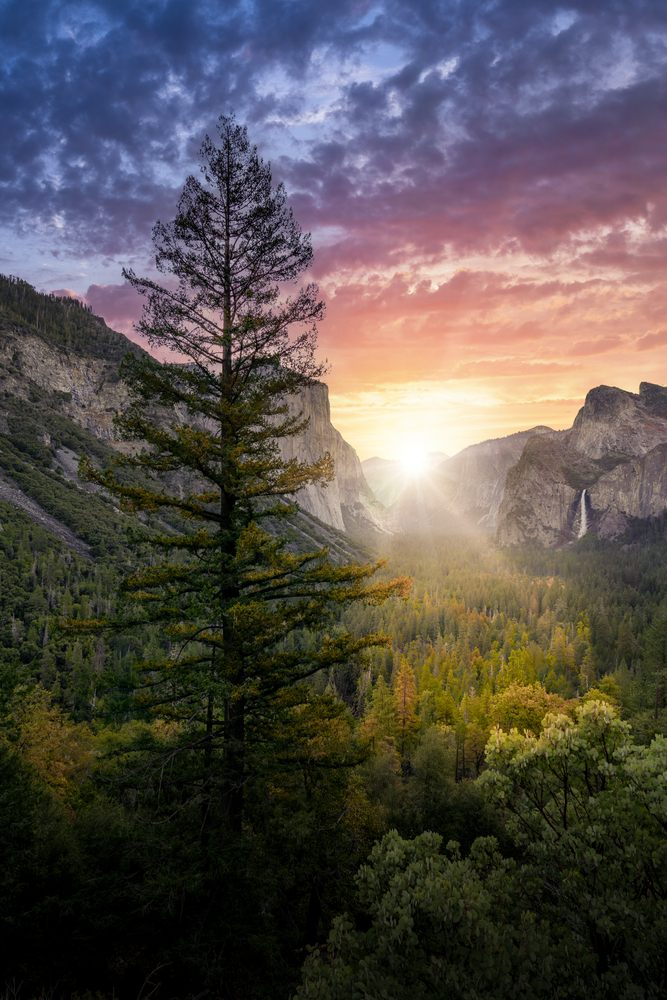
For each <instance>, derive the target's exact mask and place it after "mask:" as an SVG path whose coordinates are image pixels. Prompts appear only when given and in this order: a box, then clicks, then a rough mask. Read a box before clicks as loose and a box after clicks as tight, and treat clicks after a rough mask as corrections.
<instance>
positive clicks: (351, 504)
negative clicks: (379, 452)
mask: <svg viewBox="0 0 667 1000" xmlns="http://www.w3.org/2000/svg"><path fill="white" fill-rule="evenodd" d="M289 407H290V412H291V413H293V414H296V413H302V414H303V417H304V418H307V419H308V427H307V428H306V430H305V432H304V433H303V434H300V435H298V436H295V437H292V438H286V439H285V440H284V441H282V442H281V445H280V451H281V455H282V457H283V458H285V459H290V458H297V459H299V461H303V462H314V461H316V460H317V459H319V458H321V457H322V455H324V454H325V452H329V454H330V455H331V457H332V458H333V460H334V467H335V473H336V478H335V479H334V481H333V482H331V483H329V484H328V485H327V486H326V487H320V486H309V487H307V488H306V489H304V490H301V492H300V493H299V494H298V495H297V497H296V500H297V501H298V503H299V506H300V507H302V508H303V510H306V511H308V513H310V514H314V515H315V516H316V517H318V518H319V519H320V520H321V521H324V522H325V523H326V524H330V525H332V526H333V527H334V528H338V529H339V531H346V532H348V533H349V534H351V535H357V536H360V537H366V536H368V535H374V534H375V535H377V534H380V535H387V534H394V533H396V532H400V530H401V529H400V528H399V526H398V524H397V523H396V522H395V521H394V519H393V518H392V517H391V515H390V514H389V513H388V512H387V510H386V509H385V508H384V507H383V506H382V504H381V503H380V502H379V501H378V500H376V499H375V496H374V495H373V491H372V490H371V488H370V486H369V485H368V483H367V482H366V477H365V476H364V473H363V470H362V468H361V462H360V461H359V457H358V455H357V453H356V451H355V450H354V448H353V447H352V445H350V444H348V443H347V441H345V440H344V438H343V436H342V435H341V434H340V433H339V431H337V430H336V428H335V427H334V426H333V424H332V423H331V411H330V407H329V389H328V387H327V386H326V385H325V384H324V383H322V382H318V383H316V384H314V385H312V386H309V387H308V388H307V389H304V390H302V392H301V393H300V394H299V395H298V396H294V397H292V398H290V400H289Z"/></svg>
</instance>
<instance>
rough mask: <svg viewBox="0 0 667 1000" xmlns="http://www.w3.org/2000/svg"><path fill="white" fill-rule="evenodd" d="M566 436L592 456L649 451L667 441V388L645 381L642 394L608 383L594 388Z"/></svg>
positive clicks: (579, 450) (579, 449) (574, 446)
mask: <svg viewBox="0 0 667 1000" xmlns="http://www.w3.org/2000/svg"><path fill="white" fill-rule="evenodd" d="M566 440H567V444H568V446H569V447H570V448H572V449H573V450H574V451H578V452H581V453H582V454H584V455H588V457H589V458H602V457H603V456H605V455H608V454H610V453H611V454H614V453H616V454H620V455H628V456H636V455H646V454H647V453H648V452H649V451H651V450H652V449H653V448H655V447H656V446H657V445H659V444H663V443H664V442H665V441H667V388H665V387H664V386H661V385H652V384H651V383H650V382H642V383H641V385H640V386H639V394H638V395H636V394H635V393H634V392H625V390H623V389H616V388H614V387H612V386H608V385H599V386H597V388H595V389H591V391H590V392H589V393H588V395H587V396H586V401H585V403H584V405H583V406H582V408H581V409H580V410H579V413H578V414H577V416H576V418H575V421H574V424H573V425H572V430H571V431H570V432H569V434H568V435H567V439H566Z"/></svg>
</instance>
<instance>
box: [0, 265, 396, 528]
mask: <svg viewBox="0 0 667 1000" xmlns="http://www.w3.org/2000/svg"><path fill="white" fill-rule="evenodd" d="M128 351H133V352H135V353H137V352H141V353H143V352H142V351H141V348H139V347H137V345H135V344H133V343H132V342H131V341H130V340H128V339H127V338H126V337H124V336H123V335H122V334H119V333H116V332H115V331H113V330H110V329H109V328H108V327H107V326H106V324H105V322H104V320H103V319H101V318H100V317H97V316H94V315H92V314H91V313H90V312H88V310H87V309H85V307H82V306H81V305H80V304H79V303H78V302H76V301H74V300H67V299H54V298H53V297H52V296H46V295H41V294H39V293H37V292H35V290H34V289H33V288H32V287H31V286H30V285H28V284H27V283H25V282H21V281H16V280H9V279H6V278H3V277H2V276H0V436H1V435H3V434H5V435H9V436H10V437H11V436H13V437H14V438H16V436H17V434H18V432H19V422H18V421H17V411H16V402H17V401H23V402H24V403H25V404H26V406H32V407H37V408H38V409H41V410H42V411H44V410H48V411H49V413H50V418H51V422H53V420H54V419H55V420H57V421H60V423H59V424H58V426H59V427H61V425H62V426H63V427H64V426H65V425H66V424H67V423H68V422H71V423H72V424H74V425H76V426H78V427H80V428H81V429H82V430H83V431H84V432H85V433H86V434H88V435H91V436H92V437H94V438H96V439H98V440H100V441H101V442H104V443H105V444H106V445H107V446H109V447H110V448H116V449H117V448H120V447H124V446H123V445H122V444H121V443H120V442H118V441H116V440H115V436H114V425H113V418H114V415H115V413H116V412H117V411H118V410H120V409H122V408H123V407H124V406H126V405H127V401H128V394H127V390H126V388H125V386H124V385H123V383H122V382H121V381H120V378H119V375H118V365H119V362H120V360H121V358H122V357H123V356H124V354H125V353H127V352H128ZM3 398H4V399H5V400H11V401H13V405H11V406H10V405H9V403H8V402H6V403H5V405H4V407H3V403H2V399H3ZM289 406H290V409H291V411H292V412H302V413H303V416H304V417H307V418H308V426H307V428H306V430H305V432H304V433H303V434H302V435H299V436H298V437H295V438H291V439H287V440H285V441H284V442H282V446H281V447H282V454H283V457H285V458H292V457H296V458H298V459H299V460H301V461H306V462H311V461H313V460H315V459H317V458H320V457H321V456H322V455H323V454H324V452H326V451H328V452H330V454H331V456H332V458H333V459H334V464H335V472H336V476H335V479H334V481H333V482H331V483H330V484H328V485H327V486H326V487H325V488H323V489H322V488H319V487H309V488H308V489H306V490H303V491H301V493H300V494H299V495H298V496H297V497H296V499H297V501H298V503H299V505H300V507H301V509H302V510H303V511H304V512H305V514H306V515H311V516H312V517H314V518H317V519H318V520H319V521H320V522H323V524H324V525H326V526H329V527H331V528H334V529H336V530H337V531H338V532H342V533H346V534H349V535H351V536H354V537H355V538H359V539H365V540H371V539H372V538H374V537H375V536H377V535H378V534H380V535H382V534H392V533H394V532H398V531H400V528H399V527H398V525H397V524H396V522H395V521H393V519H392V518H391V516H390V515H389V514H388V513H387V511H386V510H385V508H384V507H383V506H382V504H380V503H379V502H378V501H377V500H376V499H375V497H374V496H373V493H372V491H371V489H370V487H369V486H368V483H367V482H366V479H365V477H364V474H363V471H362V468H361V463H360V461H359V458H358V457H357V454H356V452H355V450H354V449H353V448H352V446H351V445H349V444H348V443H347V442H346V441H345V440H344V439H343V438H342V436H341V435H340V434H339V432H338V431H337V430H336V429H335V428H334V427H333V425H332V424H331V417H330V410H329V395H328V388H327V386H326V385H324V384H321V383H318V384H315V385H313V386H311V387H309V388H308V389H306V390H304V392H302V393H301V395H300V396H299V397H295V398H294V399H291V400H290V401H289ZM62 421H65V424H62ZM10 425H11V426H10ZM34 427H35V428H36V430H33V436H35V435H36V436H37V437H38V438H39V442H38V443H39V444H40V446H42V447H44V448H47V449H50V450H51V452H52V462H53V468H54V469H56V468H58V469H59V470H60V473H61V474H62V475H64V477H65V478H66V479H69V480H71V481H73V482H76V481H77V477H76V461H77V458H78V455H77V453H76V451H72V450H71V449H70V450H69V451H68V449H63V448H62V447H58V446H57V443H56V442H55V438H54V442H52V440H51V437H52V434H51V433H50V432H49V430H48V429H47V427H46V424H44V426H42V423H40V421H39V420H38V421H37V424H35V425H34ZM64 433H66V431H65V432H64ZM14 443H16V442H14ZM75 443H76V442H71V444H72V446H73V445H74V444H75ZM26 448H29V444H27V443H26V442H22V451H23V454H26V450H25V449H26ZM81 450H83V447H82V448H81ZM0 451H1V442H0ZM0 461H1V457H0ZM79 485H81V484H79ZM5 492H6V493H7V496H6V498H5V499H7V500H9V501H10V502H12V503H15V502H17V497H18V498H19V500H20V497H21V496H22V494H21V491H17V488H16V483H13V482H12V483H11V484H8V485H6V486H5ZM0 499H1V497H0ZM19 505H20V504H19ZM23 509H24V510H25V512H26V513H28V514H29V515H30V516H31V517H35V516H37V515H35V514H34V512H35V510H36V507H35V503H34V498H32V500H31V502H30V503H28V501H27V499H26V500H25V501H23ZM43 514H44V512H43V511H41V512H40V514H39V518H40V519H41V521H42V523H44V518H43V516H42V515H43ZM61 537H63V538H64V537H65V533H64V532H62V533H61ZM324 537H325V539H326V540H327V541H329V539H328V536H326V533H325V536H324Z"/></svg>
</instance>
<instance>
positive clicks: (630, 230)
mask: <svg viewBox="0 0 667 1000" xmlns="http://www.w3.org/2000/svg"><path fill="white" fill-rule="evenodd" d="M665 37H667V7H666V6H665V4H664V3H662V2H660V0H641V2H640V3H637V2H636V0H615V2H614V3H613V4H610V3H608V2H606V0H586V3H579V4H576V5H575V6H571V7H568V8H567V10H565V9H564V8H563V7H562V4H560V3H559V2H556V0H536V2H534V3H529V4H528V3H519V2H517V0H485V2H484V3H480V2H479V0H459V2H457V3H454V2H450V0H442V2H438V3H435V2H434V0H383V2H382V3H381V4H375V3H372V2H371V0H317V2H315V0H300V2H299V3H292V2H288V0H225V3H217V4H216V3H214V4H211V3H210V2H209V0H155V2H152V3H150V4H146V3H142V2H140V0H114V3H111V0H96V2H95V3H91V4H87V5H85V6H83V7H82V6H81V5H74V4H72V3H71V2H68V0H4V3H3V4H2V9H1V13H0V131H1V133H2V136H3V142H2V144H1V145H0V241H1V242H0V250H1V253H2V259H3V260H5V261H7V264H6V265H3V266H6V267H7V268H8V269H9V268H11V270H12V271H13V272H14V273H20V274H22V275H23V276H24V277H26V278H27V279H28V280H32V281H34V282H35V283H36V284H39V285H40V287H41V286H42V285H44V286H46V287H51V286H52V285H53V286H59V288H60V290H61V291H65V292H67V291H68V290H70V292H71V293H73V294H77V295H79V296H85V298H86V301H89V302H90V303H91V305H92V306H93V309H94V310H95V312H98V313H100V314H101V315H103V316H104V317H105V318H106V320H107V322H108V323H109V325H111V326H114V327H115V328H117V329H120V330H122V331H123V332H126V333H127V332H130V331H131V329H132V323H133V322H136V320H137V319H138V317H139V313H140V309H139V305H138V302H137V299H136V296H135V295H134V293H133V292H132V291H131V289H129V288H128V287H127V286H124V285H122V284H121V283H120V281H121V278H120V275H121V265H125V266H127V265H130V266H133V267H134V268H135V270H136V271H137V273H138V274H145V273H147V272H148V273H150V272H151V268H152V259H151V242H150V234H151V227H152V226H153V224H154V223H155V221H156V220H157V219H162V220H163V221H166V220H168V219H170V218H173V217H174V214H175V211H176V205H177V200H178V196H179V192H180V190H181V189H182V185H183V183H184V181H185V178H186V176H187V175H188V173H190V172H192V171H196V170H197V159H196V154H197V149H198V147H199V144H200V142H201V139H202V137H203V134H204V133H205V132H206V131H208V132H210V133H212V132H213V131H214V129H215V122H216V120H217V118H218V116H219V115H220V114H221V113H227V112H228V111H229V110H230V108H232V107H233V108H235V109H236V112H237V115H238V118H239V120H241V121H245V122H247V123H248V127H249V134H250V137H251V139H252V140H253V141H254V142H257V143H258V145H259V148H260V152H261V153H262V155H263V156H265V157H267V158H270V159H271V160H272V163H273V169H274V176H275V179H276V180H282V181H284V182H285V184H286V186H287V189H288V191H289V193H290V197H291V203H292V205H293V207H294V212H295V216H296V218H297V219H298V220H299V221H300V222H301V224H302V225H303V227H304V229H307V230H308V229H312V230H313V232H314V234H315V237H314V241H315V250H316V253H315V263H314V268H313V275H314V276H315V278H316V279H317V280H319V281H320V282H321V284H322V285H323V287H324V288H325V290H326V293H327V298H328V315H327V319H326V321H325V322H324V324H323V325H322V328H321V342H322V345H323V347H324V350H325V351H326V353H327V354H328V355H329V357H330V358H331V359H332V361H333V363H334V369H333V372H332V376H331V378H332V381H333V382H334V383H337V384H338V386H339V388H340V387H341V386H342V385H343V383H346V384H348V385H350V386H362V385H363V386H367V385H369V384H371V383H372V382H373V380H375V379H378V378H379V379H386V381H387V383H388V384H398V383H399V382H400V381H401V380H402V379H406V378H414V379H416V380H419V379H423V380H425V381H430V382H431V383H433V382H434V381H437V380H438V379H445V378H446V377H447V376H448V375H449V373H451V372H452V371H454V370H458V371H466V370H468V371H470V372H471V373H472V372H478V373H479V375H475V376H474V377H479V378H482V377H483V373H484V370H485V369H486V370H487V372H488V373H489V375H491V373H494V372H495V373H496V374H495V375H494V376H493V377H494V379H495V381H496V382H498V383H500V382H501V381H502V379H503V378H506V379H507V380H508V382H507V385H508V386H509V385H512V386H513V385H514V383H513V382H511V381H509V380H511V379H512V378H513V374H512V370H511V369H512V365H511V364H509V363H508V362H507V359H508V358H519V357H520V358H521V359H523V360H522V361H520V362H519V361H517V362H516V364H517V365H519V366H520V370H521V372H526V371H530V372H532V368H531V365H533V367H534V368H535V369H537V368H538V367H539V366H538V365H537V364H533V363H535V362H540V363H541V366H542V373H541V375H540V374H539V373H538V372H537V370H535V378H536V379H538V378H544V385H543V384H542V383H540V393H542V392H543V395H544V398H547V396H548V395H549V391H548V389H549V387H548V386H547V385H546V382H547V380H548V378H552V379H553V380H554V381H555V382H556V383H557V384H556V385H555V386H554V392H556V393H557V394H558V395H559V396H560V397H562V398H563V399H577V398H579V397H580V396H581V395H582V394H585V391H586V390H587V389H588V388H590V386H591V385H592V384H596V383H597V382H599V381H610V380H611V381H621V380H622V379H624V378H628V379H629V378H632V379H633V380H635V379H636V381H639V380H641V378H642V377H646V376H647V375H648V374H649V373H645V372H642V371H640V368H641V365H642V364H643V361H642V357H643V352H645V351H647V350H650V349H652V348H656V347H660V346H662V345H663V344H664V343H665V341H664V340H663V339H662V338H663V337H664V331H663V329H662V327H663V322H664V315H665V309H667V279H666V278H665V274H666V273H667V271H666V267H667V120H666V119H665V116H664V107H665V104H666V103H667V48H666V47H665V45H664V39H665ZM72 289H75V291H74V292H72ZM70 292H68V293H70ZM647 330H648V331H651V332H648V333H646V332H645V331H647ZM652 331H657V332H652ZM548 365H555V366H557V367H556V368H554V369H553V371H552V372H551V375H549V374H548V372H547V366H548ZM457 366H458V367H457ZM466 366H468V367H467V368H466ZM503 366H505V367H503ZM558 366H560V367H558ZM614 366H616V367H614ZM502 372H504V373H505V374H502ZM568 372H569V374H567V373H568ZM471 377H473V376H472V375H471ZM656 377H657V376H656ZM519 378H522V379H523V381H530V380H526V378H525V377H524V375H522V374H519V375H517V379H519ZM543 390H544V391H543ZM536 398H537V394H536V393H534V394H533V399H536ZM522 405H523V404H522ZM525 405H526V407H528V406H529V403H528V402H527V403H526V404H525ZM530 405H533V403H530ZM534 405H535V407H537V406H538V403H534ZM540 405H541V404H540ZM525 412H528V411H527V410H526V411H525ZM520 413H521V414H523V413H524V410H521V411H520ZM508 419H509V418H508ZM518 419H519V411H518V410H517V411H516V413H515V414H514V416H513V417H512V421H510V424H511V425H512V426H514V424H513V423H512V422H513V421H515V420H518ZM540 419H541V418H540V417H539V416H536V417H534V418H533V417H531V418H530V421H531V423H533V424H534V423H538V422H540ZM510 424H508V425H507V426H510ZM487 436H492V435H487ZM445 450H447V449H445Z"/></svg>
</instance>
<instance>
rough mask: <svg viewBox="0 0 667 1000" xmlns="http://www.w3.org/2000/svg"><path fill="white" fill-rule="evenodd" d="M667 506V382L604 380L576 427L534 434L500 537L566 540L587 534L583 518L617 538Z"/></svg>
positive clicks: (504, 506) (512, 480) (505, 541)
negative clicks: (629, 388)
mask: <svg viewBox="0 0 667 1000" xmlns="http://www.w3.org/2000/svg"><path fill="white" fill-rule="evenodd" d="M666 507H667V388H665V387H663V386H659V385H654V384H652V383H650V382H642V384H641V385H640V387H639V393H632V392H626V391H624V390H623V389H617V388H614V387H611V386H597V387H596V388H595V389H592V390H591V391H590V392H589V393H588V395H587V396H586V401H585V403H584V406H583V407H582V408H581V410H580V411H579V413H578V414H577V417H576V419H575V421H574V424H573V426H572V428H571V430H570V431H568V432H566V433H565V434H563V435H561V436H559V437H558V438H556V437H551V438H535V437H532V438H530V439H529V440H528V441H527V442H526V445H525V448H524V449H523V452H522V454H521V457H520V459H519V462H518V463H517V464H516V465H515V466H514V467H513V468H512V469H511V470H510V471H509V473H508V476H507V483H506V488H505V492H504V496H503V499H502V503H501V505H500V510H499V516H498V529H497V535H496V537H497V540H498V542H499V543H500V544H501V545H517V544H521V543H523V542H527V541H533V542H538V543H540V544H542V545H545V546H548V547H554V546H563V545H566V544H568V543H571V542H573V541H574V540H575V539H576V538H578V537H579V535H580V534H581V532H582V518H583V521H584V523H583V527H584V528H585V529H586V530H587V531H593V532H595V533H596V534H597V535H599V536H600V537H603V538H614V537H617V536H618V535H620V534H622V533H623V532H624V531H626V529H627V528H628V526H629V524H630V522H631V519H633V518H648V517H654V516H656V515H657V514H660V513H661V512H662V511H663V510H665V508H666ZM582 509H583V510H585V514H583V513H582Z"/></svg>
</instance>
